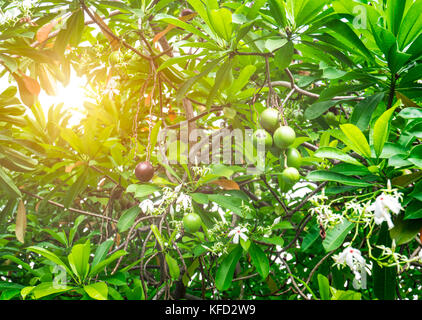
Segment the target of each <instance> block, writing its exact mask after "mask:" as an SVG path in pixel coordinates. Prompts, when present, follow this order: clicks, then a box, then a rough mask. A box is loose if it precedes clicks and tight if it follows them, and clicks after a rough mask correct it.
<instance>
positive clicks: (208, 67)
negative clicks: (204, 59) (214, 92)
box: [176, 57, 223, 101]
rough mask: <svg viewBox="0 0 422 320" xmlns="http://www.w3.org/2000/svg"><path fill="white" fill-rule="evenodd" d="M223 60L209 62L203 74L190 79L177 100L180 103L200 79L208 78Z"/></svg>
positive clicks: (180, 90)
mask: <svg viewBox="0 0 422 320" xmlns="http://www.w3.org/2000/svg"><path fill="white" fill-rule="evenodd" d="M222 59H223V57H221V58H218V59H215V60H212V61H211V62H208V64H206V65H205V66H204V68H203V70H202V71H201V73H199V74H197V75H196V76H193V77H190V78H189V79H188V80H186V81H185V82H184V83H183V84H182V86H181V87H180V88H179V90H178V91H177V94H176V100H177V101H180V100H181V99H182V98H184V97H185V96H186V93H187V91H188V90H189V89H190V88H191V87H192V85H193V84H194V83H195V82H197V81H198V80H199V79H201V78H203V77H204V76H206V75H207V74H208V73H210V72H211V71H212V70H213V69H214V68H215V67H216V66H217V65H218V64H219V63H220V61H221V60H222Z"/></svg>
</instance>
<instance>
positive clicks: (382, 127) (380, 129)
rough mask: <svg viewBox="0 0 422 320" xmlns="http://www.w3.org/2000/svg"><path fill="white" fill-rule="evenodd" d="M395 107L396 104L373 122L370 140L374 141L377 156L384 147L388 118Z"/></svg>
mask: <svg viewBox="0 0 422 320" xmlns="http://www.w3.org/2000/svg"><path fill="white" fill-rule="evenodd" d="M396 107H397V106H395V107H392V108H390V109H388V110H387V111H385V112H384V113H383V114H382V115H381V117H379V118H378V120H377V121H376V122H375V125H374V131H373V134H372V140H373V143H374V150H375V155H376V156H377V157H379V156H380V154H381V152H382V149H383V148H384V144H385V142H386V141H387V139H388V134H389V127H390V119H391V117H392V115H393V113H394V111H395V110H396Z"/></svg>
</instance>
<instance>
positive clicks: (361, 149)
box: [340, 123, 371, 158]
mask: <svg viewBox="0 0 422 320" xmlns="http://www.w3.org/2000/svg"><path fill="white" fill-rule="evenodd" d="M340 129H341V131H343V133H344V135H345V136H346V138H347V139H345V141H343V142H344V143H345V144H346V145H347V146H348V147H349V148H350V149H352V150H353V151H355V152H357V153H359V154H360V155H361V156H364V157H366V158H371V148H370V147H369V144H368V140H366V138H365V136H364V135H363V133H362V131H360V129H359V128H358V127H356V126H355V125H354V124H350V123H347V124H342V125H340Z"/></svg>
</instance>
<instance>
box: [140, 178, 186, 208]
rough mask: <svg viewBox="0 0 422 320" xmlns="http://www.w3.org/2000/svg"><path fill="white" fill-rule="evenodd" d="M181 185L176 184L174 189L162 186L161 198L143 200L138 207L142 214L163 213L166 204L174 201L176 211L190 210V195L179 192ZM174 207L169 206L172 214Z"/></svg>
mask: <svg viewBox="0 0 422 320" xmlns="http://www.w3.org/2000/svg"><path fill="white" fill-rule="evenodd" d="M180 189H181V185H180V186H177V187H176V188H175V189H174V190H172V189H170V188H168V187H166V188H163V195H162V197H161V200H159V201H157V202H155V203H154V202H153V201H152V200H150V199H145V200H143V201H142V202H141V203H140V204H139V207H140V208H141V210H142V212H143V213H144V214H151V215H152V214H157V215H160V214H163V213H164V212H165V210H166V209H167V207H168V205H169V204H171V203H173V202H174V201H175V204H176V208H175V209H176V211H182V210H183V211H184V212H191V211H192V210H193V208H192V197H191V196H190V195H188V194H185V193H183V192H180ZM173 213H174V208H173V207H171V208H170V214H172V215H173Z"/></svg>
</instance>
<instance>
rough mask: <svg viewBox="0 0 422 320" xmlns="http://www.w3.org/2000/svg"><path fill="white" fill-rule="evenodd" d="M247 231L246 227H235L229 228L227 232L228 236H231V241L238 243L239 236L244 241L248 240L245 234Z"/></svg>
mask: <svg viewBox="0 0 422 320" xmlns="http://www.w3.org/2000/svg"><path fill="white" fill-rule="evenodd" d="M246 232H248V229H246V228H241V227H236V228H234V229H233V230H231V231H230V232H229V234H228V236H229V237H233V243H236V244H238V243H239V237H240V238H242V239H243V240H244V241H246V240H248V236H247V235H246V234H245V233H246Z"/></svg>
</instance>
